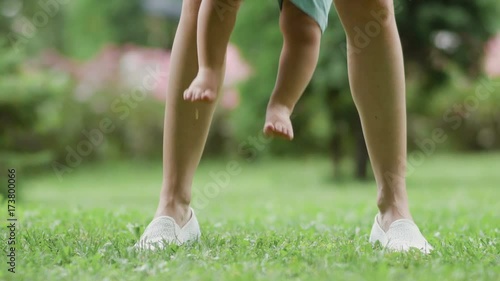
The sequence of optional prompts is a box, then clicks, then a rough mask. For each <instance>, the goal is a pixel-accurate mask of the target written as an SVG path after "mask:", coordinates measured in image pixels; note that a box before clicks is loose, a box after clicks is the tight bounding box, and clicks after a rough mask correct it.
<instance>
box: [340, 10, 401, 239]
mask: <svg viewBox="0 0 500 281" xmlns="http://www.w3.org/2000/svg"><path fill="white" fill-rule="evenodd" d="M335 6H336V8H337V12H338V14H339V16H340V19H341V21H342V24H343V26H344V29H345V32H346V34H347V44H348V66H349V80H350V85H351V91H352V95H353V98H354V101H355V103H356V107H357V109H358V111H359V115H360V117H361V123H362V125H363V132H364V135H365V139H366V144H367V147H368V152H369V154H370V160H371V163H372V167H373V171H374V174H375V178H376V181H377V186H378V207H379V210H380V217H379V218H380V219H381V221H380V223H381V225H382V228H383V229H384V230H387V229H388V227H389V225H390V224H391V223H392V222H393V221H395V220H397V219H401V218H408V219H411V215H410V210H409V207H408V198H407V192H406V182H405V168H406V167H405V163H406V105H405V76H404V66H403V54H402V50H401V43H400V39H399V35H398V30H397V27H396V21H395V18H394V7H393V2H392V0H375V1H373V0H357V1H352V0H335ZM368 25H370V26H368ZM366 28H369V29H370V30H371V32H375V31H378V33H377V34H376V35H374V36H371V37H370V38H369V39H368V40H369V41H368V42H366V41H364V42H363V44H364V45H362V46H360V45H359V41H357V40H359V33H358V32H357V31H359V30H360V29H361V30H366Z"/></svg>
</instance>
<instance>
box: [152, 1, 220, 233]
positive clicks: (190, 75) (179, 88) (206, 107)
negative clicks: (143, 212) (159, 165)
mask: <svg viewBox="0 0 500 281" xmlns="http://www.w3.org/2000/svg"><path fill="white" fill-rule="evenodd" d="M200 4H201V0H184V1H183V5H182V15H181V19H180V22H179V26H178V28H177V33H176V36H175V40H174V46H173V49H172V55H171V58H172V59H171V62H170V72H169V73H170V76H169V82H168V87H167V101H166V108H165V128H164V142H163V185H162V189H161V193H160V202H159V205H158V209H157V211H156V215H155V217H159V216H170V217H172V218H174V220H175V221H176V222H177V224H179V225H180V226H182V225H184V224H185V223H186V222H187V220H188V219H189V217H190V210H189V204H190V202H191V184H192V180H193V176H194V172H195V170H196V168H197V167H198V164H199V162H200V158H201V154H202V152H203V148H204V146H205V142H206V139H207V135H208V129H209V126H210V123H211V121H212V116H213V112H214V108H215V103H211V104H205V103H203V104H202V103H196V104H195V103H191V102H187V101H184V99H183V92H184V90H185V89H186V88H187V87H188V86H189V84H190V83H191V81H193V79H194V77H195V76H196V73H197V71H198V56H197V51H196V50H197V47H196V30H197V19H198V11H199V8H200Z"/></svg>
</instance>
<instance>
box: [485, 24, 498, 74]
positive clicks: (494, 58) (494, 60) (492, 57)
mask: <svg viewBox="0 0 500 281" xmlns="http://www.w3.org/2000/svg"><path fill="white" fill-rule="evenodd" d="M484 71H485V72H486V74H488V76H491V77H500V34H498V35H496V36H495V37H493V38H491V39H490V40H489V41H488V42H487V43H486V46H485V57H484Z"/></svg>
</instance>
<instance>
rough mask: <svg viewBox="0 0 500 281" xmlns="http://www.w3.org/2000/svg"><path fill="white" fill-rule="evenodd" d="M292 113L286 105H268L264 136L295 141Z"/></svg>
mask: <svg viewBox="0 0 500 281" xmlns="http://www.w3.org/2000/svg"><path fill="white" fill-rule="evenodd" d="M290 115H291V111H290V109H288V108H287V107H286V106H284V105H280V104H278V105H268V107H267V112H266V123H265V124H264V134H265V135H266V136H270V137H281V138H284V139H287V140H292V139H293V127H292V121H291V120H290Z"/></svg>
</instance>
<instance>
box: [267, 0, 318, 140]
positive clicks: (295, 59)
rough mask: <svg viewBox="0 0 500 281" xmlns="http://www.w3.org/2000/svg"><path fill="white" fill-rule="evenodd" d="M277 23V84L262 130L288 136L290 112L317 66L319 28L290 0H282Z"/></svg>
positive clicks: (288, 137) (291, 129)
mask: <svg viewBox="0 0 500 281" xmlns="http://www.w3.org/2000/svg"><path fill="white" fill-rule="evenodd" d="M280 27H281V32H282V33H283V41H284V42H283V49H282V51H281V58H280V66H279V70H278V77H277V79H276V86H275V87H274V91H273V94H272V96H271V99H270V100H269V105H268V106H267V113H266V122H265V125H264V133H265V134H267V135H271V136H280V137H284V138H286V139H290V140H291V139H293V128H292V122H291V121H290V115H291V114H292V111H293V108H294V107H295V104H296V103H297V102H298V100H299V99H300V97H301V96H302V94H303V93H304V90H305V89H306V87H307V84H309V82H310V81H311V78H312V76H313V73H314V70H315V69H316V65H317V63H318V57H319V48H320V44H321V28H320V27H319V25H318V24H317V23H316V21H315V20H314V19H313V18H311V17H310V16H308V15H307V14H306V13H304V12H303V11H302V10H300V9H299V8H298V7H296V6H295V5H294V4H293V3H292V2H291V1H290V0H285V1H283V9H282V13H281V17H280Z"/></svg>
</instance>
